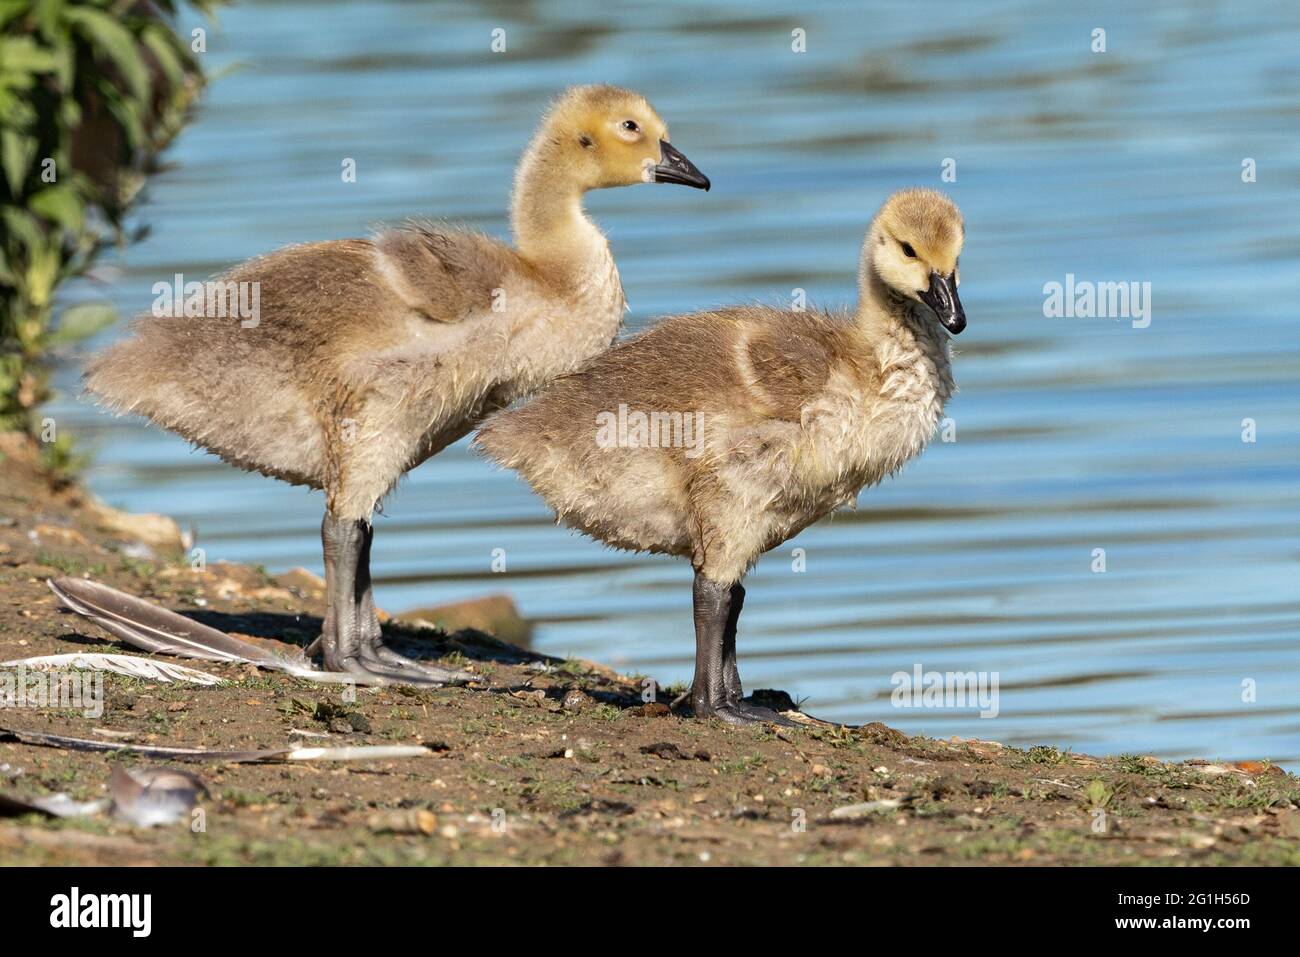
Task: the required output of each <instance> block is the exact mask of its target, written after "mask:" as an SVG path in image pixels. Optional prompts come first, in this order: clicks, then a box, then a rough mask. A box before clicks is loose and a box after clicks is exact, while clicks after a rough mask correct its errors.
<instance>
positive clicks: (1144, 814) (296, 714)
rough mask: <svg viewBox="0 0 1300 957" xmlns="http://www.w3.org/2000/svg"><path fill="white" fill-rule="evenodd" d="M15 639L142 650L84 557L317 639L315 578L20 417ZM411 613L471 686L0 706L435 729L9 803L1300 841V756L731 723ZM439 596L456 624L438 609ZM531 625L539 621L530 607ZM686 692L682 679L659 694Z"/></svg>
mask: <svg viewBox="0 0 1300 957" xmlns="http://www.w3.org/2000/svg"><path fill="white" fill-rule="evenodd" d="M0 453H2V454H3V455H4V459H3V461H0V475H3V482H0V660H10V659H15V658H24V657H30V656H36V655H50V654H62V653H68V652H76V651H112V650H119V651H126V652H127V653H134V652H131V651H130V650H129V649H121V648H116V647H115V646H113V645H111V644H109V643H108V642H106V641H104V640H103V637H104V636H103V635H102V634H101V633H100V632H99V631H98V629H96V628H95V627H94V626H92V625H89V624H88V623H86V622H84V621H82V620H81V619H79V618H77V617H75V616H73V615H70V614H67V613H65V612H62V611H60V610H59V608H58V604H57V602H56V600H55V599H54V596H53V595H52V594H51V593H50V592H49V590H48V589H47V587H46V585H45V580H46V579H48V578H51V577H57V576H60V575H76V576H81V575H89V576H91V577H93V578H95V579H96V580H98V581H102V582H105V583H106V584H109V585H112V586H114V587H116V588H120V589H122V590H124V591H127V592H130V593H132V594H136V595H139V596H141V597H144V598H147V599H148V600H150V601H154V602H157V603H159V604H161V605H164V606H166V607H168V608H173V609H176V610H179V611H182V612H184V613H186V614H188V615H192V616H194V617H196V618H199V619H200V620H202V621H204V622H205V623H207V624H209V625H213V626H215V627H217V628H220V629H222V630H224V631H228V632H233V633H236V634H240V635H245V636H249V637H254V638H257V639H260V640H264V641H267V642H272V643H288V644H290V645H305V644H307V643H308V642H310V641H311V640H312V639H313V638H314V637H315V636H316V634H317V631H318V629H319V621H320V614H321V611H322V607H321V599H322V595H321V588H320V586H321V582H320V581H319V579H317V578H316V577H315V576H313V575H311V574H310V573H307V572H303V571H295V572H290V573H288V574H285V575H279V576H272V575H268V574H267V573H265V572H264V571H262V570H260V569H256V568H250V567H246V566H235V565H225V564H217V565H212V566H208V567H207V568H206V569H203V570H196V569H194V568H192V567H191V564H190V559H189V557H188V553H187V550H186V543H185V542H184V541H183V538H182V536H181V534H180V532H179V530H178V529H176V528H175V526H174V524H172V523H170V522H169V520H167V519H166V518H164V517H161V516H157V517H154V518H150V519H144V520H137V519H133V518H131V517H129V516H122V515H120V514H116V513H113V512H111V511H108V510H105V509H103V508H102V507H100V506H98V505H96V504H95V503H94V502H93V501H92V500H91V499H89V498H88V497H87V496H85V495H84V494H83V493H81V492H80V491H79V490H77V489H76V488H75V487H71V488H65V489H63V490H58V491H55V490H52V489H51V488H50V487H49V485H48V484H47V483H46V482H45V481H44V479H43V478H42V477H41V476H40V474H39V472H38V470H37V469H36V468H35V466H34V464H33V463H34V458H33V456H32V455H31V452H30V450H29V449H27V448H26V447H25V446H23V445H22V443H20V442H18V441H16V440H14V439H11V438H8V437H0ZM420 617H421V618H422V619H424V620H425V621H424V623H406V622H400V621H390V622H388V623H387V624H386V625H385V630H386V634H387V636H388V638H389V639H390V640H392V641H396V642H399V643H401V644H403V645H404V646H405V648H406V649H410V650H418V651H420V652H422V653H424V654H427V655H429V656H432V657H436V658H438V659H441V660H442V661H444V662H446V663H449V664H454V665H456V666H457V667H462V668H468V669H469V670H472V671H473V672H475V673H476V674H479V675H481V676H482V677H483V681H482V682H481V683H478V684H476V685H475V686H473V687H470V688H452V689H445V690H432V691H423V690H421V691H417V690H412V689H402V688H396V689H373V690H371V689H359V690H358V692H357V694H356V700H355V701H346V700H343V699H342V698H341V697H340V695H339V693H338V691H337V690H334V689H330V688H323V687H319V686H313V685H310V684H307V683H304V682H301V681H298V680H295V679H292V678H288V677H283V676H279V675H275V674H271V673H267V672H262V671H257V670H254V669H252V668H249V667H245V666H232V665H221V664H213V663H210V662H186V664H191V665H194V666H196V667H199V668H201V669H202V670H203V671H207V672H211V673H213V674H216V675H219V676H220V677H222V678H224V679H226V683H225V684H222V685H218V686H213V687H197V686H192V685H181V684H161V683H157V682H153V681H146V680H142V679H138V678H128V677H123V676H119V675H112V674H110V675H106V676H105V680H104V690H105V695H104V699H103V701H102V706H103V712H102V714H101V715H98V716H97V717H88V716H86V714H85V713H83V711H81V710H77V709H73V708H62V709H60V708H48V707H47V708H32V707H23V708H0V727H8V728H13V729H16V730H23V731H40V732H47V733H57V734H65V735H71V736H76V737H80V738H97V739H100V740H108V741H115V742H123V743H136V744H156V745H179V746H187V747H198V748H210V749H221V750H248V749H263V748H284V747H289V746H300V745H302V746H320V747H339V746H347V745H357V744H376V745H378V744H405V743H422V744H425V745H426V746H427V747H426V750H425V752H424V753H423V754H421V755H419V756H417V757H413V758H405V759H400V760H381V761H365V762H359V763H348V764H328V763H319V762H301V763H300V762H294V763H292V764H231V763H204V764H187V765H185V767H186V768H188V769H189V770H190V771H193V772H195V773H197V774H198V775H199V777H200V778H202V780H203V781H204V783H205V784H206V785H207V787H208V789H209V792H210V797H209V798H208V799H206V800H204V801H202V803H201V807H202V809H203V812H204V813H203V815H202V818H201V827H199V828H198V829H195V828H193V827H192V826H191V824H192V823H193V822H192V821H187V822H186V823H181V824H177V825H170V826H167V827H158V828H153V829H143V828H139V827H136V826H133V825H131V824H128V823H125V822H123V821H119V820H117V819H115V818H113V817H111V816H108V815H104V814H100V815H97V816H94V817H88V818H80V819H71V820H54V819H46V818H43V817H40V816H38V815H25V816H17V817H5V818H0V861H3V862H4V863H21V864H62V863H68V864H71V863H80V864H92V863H93V864H149V863H181V864H239V863H267V864H341V863H370V864H384V863H403V864H408V863H415V864H423V863H428V864H438V863H510V862H517V863H530V864H531V863H550V864H565V863H587V864H590V863H595V864H671V863H684V864H701V863H707V864H741V863H743V864H974V863H982V864H1054V863H1070V864H1108V863H1142V862H1159V863H1185V864H1236V863H1241V864H1257V863H1258V864H1300V840H1297V838H1300V811H1298V810H1297V808H1298V806H1300V780H1297V778H1295V777H1294V776H1291V775H1288V774H1285V773H1284V772H1283V771H1281V770H1280V769H1278V768H1276V767H1273V766H1271V765H1269V764H1267V763H1265V762H1242V763H1238V764H1218V763H1211V762H1201V763H1196V762H1188V763H1183V764H1167V763H1162V762H1160V761H1158V760H1156V759H1154V758H1151V757H1146V756H1141V755H1123V756H1118V757H1110V758H1100V757H1090V756H1087V755H1079V754H1070V753H1062V752H1059V751H1057V750H1055V749H1053V748H1050V747H1042V748H1031V749H1029V750H1020V749H1016V748H1008V747H1003V746H1001V745H998V744H995V743H991V742H979V741H940V740H933V739H929V738H924V737H908V736H906V735H903V734H901V733H900V732H898V731H895V730H893V729H890V728H888V727H885V726H884V725H881V724H874V725H871V726H868V727H865V728H857V729H849V728H841V727H837V726H815V727H809V728H800V729H797V730H779V731H778V730H776V729H758V728H746V729H733V728H728V727H723V726H720V725H715V724H712V723H703V722H692V721H686V720H682V719H680V718H678V717H675V716H672V715H670V714H668V713H667V709H666V708H665V707H662V706H661V705H659V704H655V705H649V706H647V705H645V704H644V703H643V702H642V700H641V695H640V687H641V686H640V683H639V682H638V680H637V679H636V678H635V677H625V676H620V675H617V674H615V673H614V672H612V671H610V670H609V669H606V668H603V667H600V666H599V665H596V664H592V663H588V662H582V661H561V660H557V659H552V658H547V657H545V656H542V655H537V654H534V653H532V652H529V651H527V650H524V649H522V648H519V647H517V646H514V645H511V644H508V643H506V642H504V641H500V640H498V639H496V638H494V637H492V636H490V635H488V634H486V633H485V632H482V631H479V630H476V629H477V628H482V627H485V626H486V625H494V626H495V627H497V630H510V633H511V634H512V635H514V636H516V637H517V636H519V635H522V634H526V628H525V627H524V626H523V625H522V624H521V623H518V622H517V621H515V620H513V619H512V618H511V616H510V612H509V606H508V603H503V602H501V601H500V600H499V599H493V600H492V601H490V602H480V603H478V604H476V605H473V606H470V607H469V608H466V609H434V610H432V611H430V612H422V613H421V615H420ZM430 619H436V620H439V621H442V622H443V623H444V624H448V625H450V626H452V627H461V626H464V625H469V626H471V627H462V630H460V631H452V632H448V631H445V630H443V629H442V628H441V627H432V626H431V625H430V624H429V623H428V622H429V620H430ZM520 629H523V630H520ZM667 699H668V693H667V692H666V693H665V694H664V696H663V697H661V699H660V700H661V702H662V701H666V700H667ZM114 762H120V763H121V764H123V765H126V766H128V767H131V768H136V769H139V768H142V767H146V766H152V765H157V764H158V763H159V762H158V761H154V760H144V759H141V758H138V757H133V756H130V755H126V754H119V755H106V754H96V753H84V752H79V751H71V750H59V749H55V748H49V747H39V746H33V745H30V744H23V743H20V742H17V741H14V740H3V739H2V738H0V793H3V794H8V795H12V796H15V797H18V798H22V799H30V798H34V797H38V796H41V795H48V794H50V793H52V792H65V793H66V794H68V795H69V796H70V797H71V798H73V799H75V800H77V801H92V800H97V799H100V798H102V797H104V795H105V793H106V792H105V786H106V784H107V782H108V780H109V771H110V767H111V765H112V764H113V763H114Z"/></svg>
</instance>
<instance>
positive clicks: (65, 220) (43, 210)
mask: <svg viewBox="0 0 1300 957" xmlns="http://www.w3.org/2000/svg"><path fill="white" fill-rule="evenodd" d="M27 208H28V209H30V210H31V211H32V212H33V213H35V214H36V215H37V216H42V217H44V218H45V219H48V220H50V221H51V222H54V223H58V224H59V225H60V226H61V227H63V229H65V230H66V231H67V232H70V233H76V232H79V231H80V230H81V223H82V216H83V212H84V210H83V207H82V203H81V197H79V196H78V195H77V193H76V190H74V189H72V188H71V187H70V186H64V185H59V186H47V187H46V188H45V189H43V190H41V191H40V192H39V193H36V194H35V195H34V196H32V198H31V199H30V200H29V201H28V203H27Z"/></svg>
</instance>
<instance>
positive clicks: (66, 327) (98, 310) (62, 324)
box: [49, 302, 117, 346]
mask: <svg viewBox="0 0 1300 957" xmlns="http://www.w3.org/2000/svg"><path fill="white" fill-rule="evenodd" d="M116 321H117V310H116V309H114V308H113V307H112V306H111V305H109V304H108V303H106V302H86V303H80V304H78V305H75V306H69V307H68V308H67V309H64V310H63V315H61V316H60V317H59V327H58V328H57V329H55V330H54V332H52V333H50V336H49V343H50V345H54V346H65V345H71V344H72V343H74V342H80V341H81V340H82V339H89V338H90V337H91V336H93V335H94V334H95V333H97V332H101V331H103V330H104V329H107V328H108V327H109V326H111V325H112V324H113V323H115V322H116Z"/></svg>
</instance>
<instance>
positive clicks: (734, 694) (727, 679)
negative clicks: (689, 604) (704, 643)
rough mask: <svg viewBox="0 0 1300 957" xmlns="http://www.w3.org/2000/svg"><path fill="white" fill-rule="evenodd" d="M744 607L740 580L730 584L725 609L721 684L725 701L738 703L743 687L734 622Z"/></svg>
mask: <svg viewBox="0 0 1300 957" xmlns="http://www.w3.org/2000/svg"><path fill="white" fill-rule="evenodd" d="M744 607H745V586H744V585H742V584H741V583H740V582H736V584H734V585H732V586H731V606H730V608H729V609H728V611H727V627H726V628H725V629H724V630H723V632H722V686H723V688H724V689H725V690H726V692H727V701H728V702H729V703H731V704H740V702H741V699H742V698H744V697H745V689H744V688H743V687H742V686H741V684H740V669H739V668H738V667H736V624H737V622H739V621H740V612H741V609H743V608H744Z"/></svg>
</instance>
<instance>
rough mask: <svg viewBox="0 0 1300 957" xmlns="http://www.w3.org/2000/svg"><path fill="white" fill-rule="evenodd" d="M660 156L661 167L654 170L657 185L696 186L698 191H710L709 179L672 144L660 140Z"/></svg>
mask: <svg viewBox="0 0 1300 957" xmlns="http://www.w3.org/2000/svg"><path fill="white" fill-rule="evenodd" d="M659 155H660V161H659V165H658V166H656V167H655V168H654V173H655V182H656V183H681V184H682V185H683V186H694V187H695V188H696V189H702V190H705V191H706V192H707V191H708V189H709V185H710V184H709V178H708V177H707V176H705V175H704V174H703V173H701V172H700V171H699V170H698V169H696V168H695V164H694V163H692V162H691V161H690V160H688V159H687V158H686V157H685V156H683V155H682V154H681V152H680V151H678V150H677V149H676V148H674V147H673V146H672V144H670V143H669V142H667V141H666V140H660V141H659Z"/></svg>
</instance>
